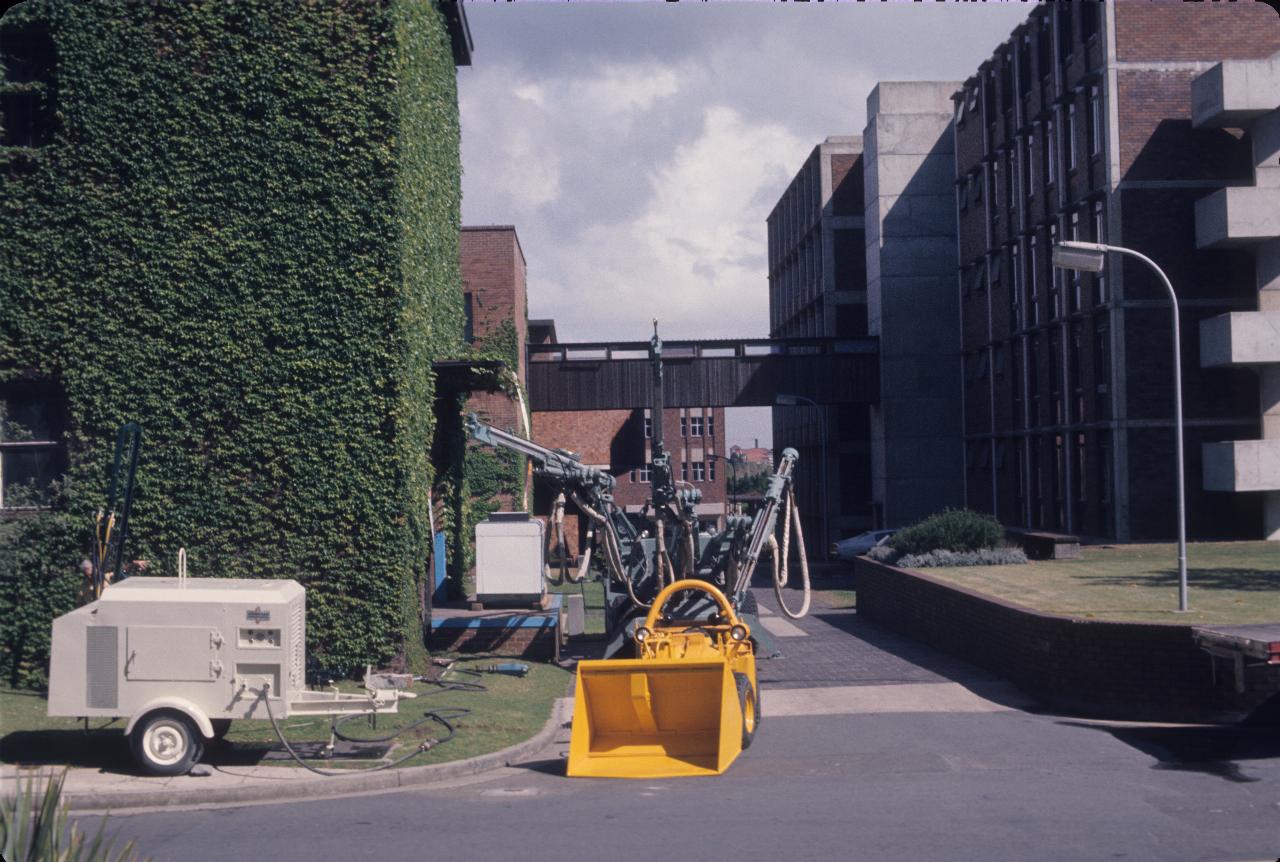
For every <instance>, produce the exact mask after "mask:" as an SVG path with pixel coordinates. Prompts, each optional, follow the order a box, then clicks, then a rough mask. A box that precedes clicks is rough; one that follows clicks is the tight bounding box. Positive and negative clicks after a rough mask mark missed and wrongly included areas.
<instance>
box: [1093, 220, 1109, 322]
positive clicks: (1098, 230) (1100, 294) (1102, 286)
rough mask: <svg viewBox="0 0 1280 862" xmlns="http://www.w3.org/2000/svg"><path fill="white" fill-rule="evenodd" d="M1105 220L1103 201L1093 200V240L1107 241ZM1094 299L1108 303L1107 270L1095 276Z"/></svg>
mask: <svg viewBox="0 0 1280 862" xmlns="http://www.w3.org/2000/svg"><path fill="white" fill-rule="evenodd" d="M1106 233H1107V232H1106V227H1105V222H1104V220H1103V217H1102V201H1094V202H1093V241H1094V242H1106V239H1105V238H1104V237H1105V236H1106ZM1093 286H1094V294H1095V297H1094V301H1095V302H1096V303H1097V304H1098V305H1103V304H1104V303H1106V302H1107V301H1108V300H1109V299H1110V297H1109V296H1108V295H1107V276H1106V273H1105V272H1100V273H1098V274H1097V275H1095V276H1094V277H1093Z"/></svg>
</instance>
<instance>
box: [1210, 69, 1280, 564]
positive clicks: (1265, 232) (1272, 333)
mask: <svg viewBox="0 0 1280 862" xmlns="http://www.w3.org/2000/svg"><path fill="white" fill-rule="evenodd" d="M1191 96H1192V99H1191V101H1192V115H1191V121H1192V125H1193V126H1194V127H1195V128H1197V129H1205V130H1214V129H1238V130H1241V131H1242V132H1243V133H1244V137H1245V138H1246V139H1248V140H1249V141H1250V142H1251V144H1252V156H1253V158H1252V162H1253V183H1252V185H1247V186H1232V187H1229V188H1223V189H1219V190H1218V191H1216V192H1213V193H1212V194H1210V195H1207V196H1205V197H1203V198H1200V199H1199V200H1197V201H1196V208H1195V227H1196V246H1197V247H1198V248H1201V249H1224V248H1243V249H1248V250H1250V251H1252V252H1253V254H1254V266H1255V270H1254V278H1255V285H1256V288H1257V300H1256V303H1254V304H1253V308H1252V309H1251V310H1241V311H1231V312H1228V313H1226V314H1222V315H1219V316H1217V317H1211V318H1209V319H1207V320H1202V321H1201V322H1200V365H1201V367H1203V368H1235V367H1245V368H1252V369H1254V371H1255V372H1256V374H1257V375H1258V393H1259V412H1260V414H1261V421H1260V423H1259V424H1260V425H1261V432H1262V434H1261V439H1248V440H1240V439H1237V440H1231V441H1227V442H1212V443H1205V444H1204V488H1205V490H1207V491H1220V492H1227V493H1239V494H1248V495H1249V496H1260V497H1261V498H1262V500H1263V534H1264V535H1265V536H1266V537H1267V538H1268V539H1271V540H1273V541H1276V540H1280V53H1276V54H1272V55H1271V56H1270V57H1268V58H1267V59H1265V60H1227V61H1225V62H1222V63H1218V64H1217V65H1216V66H1214V67H1213V68H1212V69H1209V70H1208V71H1207V72H1204V73H1202V74H1201V75H1200V76H1199V77H1197V78H1196V79H1195V80H1194V81H1193V82H1192V85H1191Z"/></svg>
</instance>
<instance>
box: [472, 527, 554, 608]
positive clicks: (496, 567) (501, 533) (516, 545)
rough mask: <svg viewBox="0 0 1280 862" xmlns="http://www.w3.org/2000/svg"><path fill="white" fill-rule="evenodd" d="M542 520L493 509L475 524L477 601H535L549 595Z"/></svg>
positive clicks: (496, 602)
mask: <svg viewBox="0 0 1280 862" xmlns="http://www.w3.org/2000/svg"><path fill="white" fill-rule="evenodd" d="M542 529H543V528H542V522H541V521H539V520H538V519H537V518H531V517H529V513H528V512H494V513H493V514H491V515H490V516H489V519H488V520H487V521H482V522H480V523H479V524H476V601H478V602H481V603H482V604H486V605H500V604H522V605H528V604H536V603H539V602H541V601H542V597H543V596H545V595H546V592H547V586H546V580H545V579H544V577H543V568H542V567H543V560H542V554H543V549H544V547H545V544H546V543H545V540H544V537H543V531H542Z"/></svg>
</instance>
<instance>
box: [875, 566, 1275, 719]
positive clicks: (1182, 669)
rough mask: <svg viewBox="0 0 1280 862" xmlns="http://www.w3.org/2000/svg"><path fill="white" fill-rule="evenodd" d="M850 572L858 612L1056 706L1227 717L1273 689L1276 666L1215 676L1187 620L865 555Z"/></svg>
mask: <svg viewBox="0 0 1280 862" xmlns="http://www.w3.org/2000/svg"><path fill="white" fill-rule="evenodd" d="M854 579H855V580H854V584H855V589H856V590H857V593H858V615H859V616H861V617H864V618H866V619H868V620H871V621H873V622H876V623H878V624H880V625H882V626H884V627H885V628H888V629H892V630H893V631H896V632H900V633H902V634H905V635H907V636H909V637H912V638H914V639H916V640H918V641H921V642H923V643H926V644H929V645H930V646H932V647H935V648H936V649H940V650H942V651H944V652H947V653H950V654H952V655H955V656H957V657H959V658H963V659H965V660H967V661H970V662H972V663H974V664H976V665H978V666H980V667H983V668H985V669H987V670H990V671H992V672H994V673H997V674H999V675H1000V676H1003V677H1005V678H1006V679H1008V680H1010V681H1011V682H1013V683H1015V684H1016V685H1017V686H1018V687H1019V688H1021V689H1023V690H1024V691H1026V692H1028V693H1029V694H1033V695H1035V696H1036V697H1038V698H1039V699H1041V700H1042V701H1044V702H1045V703H1046V704H1048V705H1049V706H1051V707H1053V708H1054V709H1061V710H1064V711H1067V712H1071V713H1076V714H1082V715H1090V716H1096V717H1100V718H1115V719H1131V720H1142V721H1235V720H1239V719H1241V718H1244V717H1246V716H1247V715H1248V714H1250V713H1251V712H1252V711H1254V710H1255V709H1256V708H1257V707H1258V706H1259V705H1261V704H1262V703H1263V702H1265V701H1267V700H1268V699H1269V698H1273V697H1275V696H1276V695H1277V694H1280V667H1268V666H1265V665H1262V666H1256V667H1249V668H1247V669H1246V679H1247V681H1248V685H1247V686H1246V691H1245V693H1244V694H1237V693H1236V691H1235V684H1234V677H1233V676H1232V670H1231V666H1230V665H1229V664H1228V663H1225V662H1219V664H1218V668H1217V673H1216V677H1215V672H1214V666H1213V663H1212V660H1211V659H1210V657H1209V656H1208V655H1207V654H1206V653H1205V652H1203V651H1202V650H1200V649H1199V648H1198V647H1197V646H1196V645H1195V643H1194V641H1193V640H1192V635H1191V627H1190V626H1188V625H1169V624H1164V623H1136V622H1134V623H1129V622H1110V621H1103V620H1087V619H1078V618H1073V617H1061V616H1055V615H1053V614H1045V613H1040V612H1038V611H1033V610H1029V609H1027V608H1023V607H1019V606H1018V605H1015V604H1012V603H1009V602H1004V601H1001V600H999V599H994V598H991V597H988V596H984V595H981V594H979V593H975V592H972V591H970V590H966V589H964V588H962V587H957V586H954V585H952V584H949V583H946V582H944V581H941V580H939V579H936V578H932V577H930V576H928V575H925V574H921V573H920V572H915V571H908V570H905V569H897V568H894V567H892V566H886V565H883V564H880V563H875V562H872V561H870V560H866V559H859V560H858V561H857V563H856V565H855V570H854ZM1278 702H1280V701H1278ZM1268 711H1270V705H1269V706H1268Z"/></svg>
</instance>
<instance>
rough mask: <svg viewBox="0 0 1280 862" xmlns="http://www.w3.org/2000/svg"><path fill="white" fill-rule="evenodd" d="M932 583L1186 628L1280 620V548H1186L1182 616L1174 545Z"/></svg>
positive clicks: (1055, 608) (945, 575)
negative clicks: (1185, 600)
mask: <svg viewBox="0 0 1280 862" xmlns="http://www.w3.org/2000/svg"><path fill="white" fill-rule="evenodd" d="M926 572H927V574H928V575H929V576H930V577H933V578H938V579H939V580H943V581H949V582H952V583H955V584H958V585H960V586H963V587H966V588H968V589H971V590H974V591H976V592H980V593H985V594H987V595H990V596H995V597H997V598H1001V599H1005V600H1007V601H1012V602H1016V603H1018V604H1020V605H1023V606H1024V607H1029V608H1033V609H1035V610H1039V611H1045V612H1048V613H1054V614H1062V615H1065V616H1076V617H1084V618H1087V619H1102V620H1135V621H1152V622H1168V623H1182V624H1202V623H1215V624H1245V623H1267V622H1278V621H1280V545H1278V544H1277V543H1275V542H1222V543H1217V542H1198V543H1194V544H1190V545H1188V546H1187V584H1188V604H1189V605H1190V607H1191V610H1190V611H1188V612H1187V613H1178V566H1177V546H1176V545H1172V544H1169V545H1165V544H1159V545H1101V546H1086V547H1083V548H1081V556H1080V559H1078V560H1040V561H1033V562H1030V563H1027V564H1025V565H1017V566H963V567H956V568H937V569H928V570H926Z"/></svg>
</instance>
